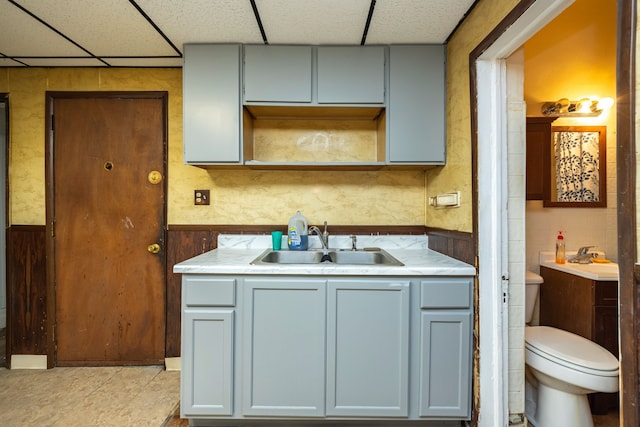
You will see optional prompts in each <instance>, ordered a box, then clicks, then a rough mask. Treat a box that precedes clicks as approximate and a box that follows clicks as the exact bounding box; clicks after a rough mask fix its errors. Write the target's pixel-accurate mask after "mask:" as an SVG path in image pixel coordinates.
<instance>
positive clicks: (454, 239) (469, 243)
mask: <svg viewBox="0 0 640 427" xmlns="http://www.w3.org/2000/svg"><path fill="white" fill-rule="evenodd" d="M426 229H427V235H428V236H429V249H432V250H434V251H436V252H440V253H442V254H445V255H447V256H450V257H451V258H455V259H457V260H460V261H462V262H466V263H467V264H471V265H473V266H475V258H476V252H475V243H474V242H475V239H474V237H473V234H472V233H466V232H462V231H452V230H444V229H440V228H431V227H426Z"/></svg>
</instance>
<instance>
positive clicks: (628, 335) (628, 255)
mask: <svg viewBox="0 0 640 427" xmlns="http://www.w3.org/2000/svg"><path fill="white" fill-rule="evenodd" d="M617 5H618V35H617V39H618V47H617V64H616V68H617V70H616V76H617V78H616V110H617V116H616V126H617V129H616V143H617V154H616V156H617V158H616V162H617V181H618V182H617V186H618V192H617V193H618V264H619V268H620V272H619V274H620V288H619V292H620V306H619V313H620V352H621V353H620V356H621V372H620V380H621V381H620V383H621V384H623V385H624V386H623V387H622V399H621V400H622V408H621V411H620V416H621V421H622V423H621V425H624V426H637V425H640V407H639V406H638V397H639V395H640V375H639V368H638V365H639V363H640V348H639V345H638V341H639V337H638V335H639V334H640V316H638V315H637V313H638V307H640V293H639V292H638V289H639V286H640V266H638V264H637V259H638V253H637V250H636V242H637V240H638V233H637V228H636V203H637V198H636V152H635V151H636V144H635V140H636V132H635V130H636V123H635V120H636V119H635V115H636V112H635V102H636V99H635V93H636V83H635V82H636V66H635V63H636V41H635V37H636V25H637V22H636V13H637V10H636V1H635V0H618V2H617Z"/></svg>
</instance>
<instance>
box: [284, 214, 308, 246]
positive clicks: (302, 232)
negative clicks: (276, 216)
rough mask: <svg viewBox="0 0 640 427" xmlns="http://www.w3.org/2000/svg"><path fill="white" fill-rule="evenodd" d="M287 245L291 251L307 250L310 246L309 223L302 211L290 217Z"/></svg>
mask: <svg viewBox="0 0 640 427" xmlns="http://www.w3.org/2000/svg"><path fill="white" fill-rule="evenodd" d="M287 235H288V236H287V245H288V246H289V250H291V251H306V250H307V248H308V247H309V223H308V222H307V218H305V217H304V216H303V215H302V214H301V213H300V211H297V212H296V214H295V215H294V216H292V217H291V218H289V226H288V227H287Z"/></svg>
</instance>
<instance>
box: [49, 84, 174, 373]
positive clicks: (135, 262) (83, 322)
mask: <svg viewBox="0 0 640 427" xmlns="http://www.w3.org/2000/svg"><path fill="white" fill-rule="evenodd" d="M139 96H140V95H137V96H136V97H131V98H127V97H126V95H122V94H121V95H120V97H108V96H107V97H102V96H100V95H96V94H94V95H93V97H87V98H79V97H69V98H64V97H59V98H56V97H54V98H53V104H52V105H53V106H52V110H53V119H52V121H53V129H54V131H53V135H54V136H53V144H52V147H51V150H52V151H53V167H52V170H53V189H52V191H53V193H54V194H53V215H51V217H52V219H51V220H52V221H53V225H52V226H51V230H52V233H53V234H54V235H53V245H52V247H53V252H54V257H55V260H54V266H55V267H54V268H55V273H54V275H55V278H54V286H55V295H56V297H55V305H56V306H55V313H56V314H55V315H56V325H55V342H56V345H57V355H56V356H55V358H56V362H57V365H59V366H70V365H131V364H139V365H144V364H157V363H161V362H163V361H164V336H165V291H164V290H165V274H166V273H165V267H164V264H165V262H164V257H165V250H164V230H165V180H164V176H165V166H164V165H165V151H166V150H165V142H164V140H165V138H164V135H165V108H164V104H165V100H164V97H155V98H141V97H139ZM153 171H157V173H156V174H154V172H153ZM150 174H151V175H150ZM150 176H151V177H152V178H160V181H159V182H156V183H153V182H151V181H153V179H150ZM154 244H157V245H159V249H160V251H159V252H158V253H152V252H151V251H150V249H151V248H149V245H154Z"/></svg>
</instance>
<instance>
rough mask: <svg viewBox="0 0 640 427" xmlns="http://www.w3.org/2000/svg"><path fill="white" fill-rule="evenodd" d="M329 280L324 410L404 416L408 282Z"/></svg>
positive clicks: (337, 414) (406, 387) (406, 369)
mask: <svg viewBox="0 0 640 427" xmlns="http://www.w3.org/2000/svg"><path fill="white" fill-rule="evenodd" d="M328 285H329V287H328V290H329V297H328V298H329V300H328V303H327V304H328V307H327V371H328V372H327V415H334V416H364V417H369V416H371V417H406V416H407V415H408V392H409V294H410V292H409V289H410V288H409V285H410V284H409V281H408V280H391V281H386V280H385V281H379V282H376V281H365V280H344V281H342V280H330V281H329V282H328Z"/></svg>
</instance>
